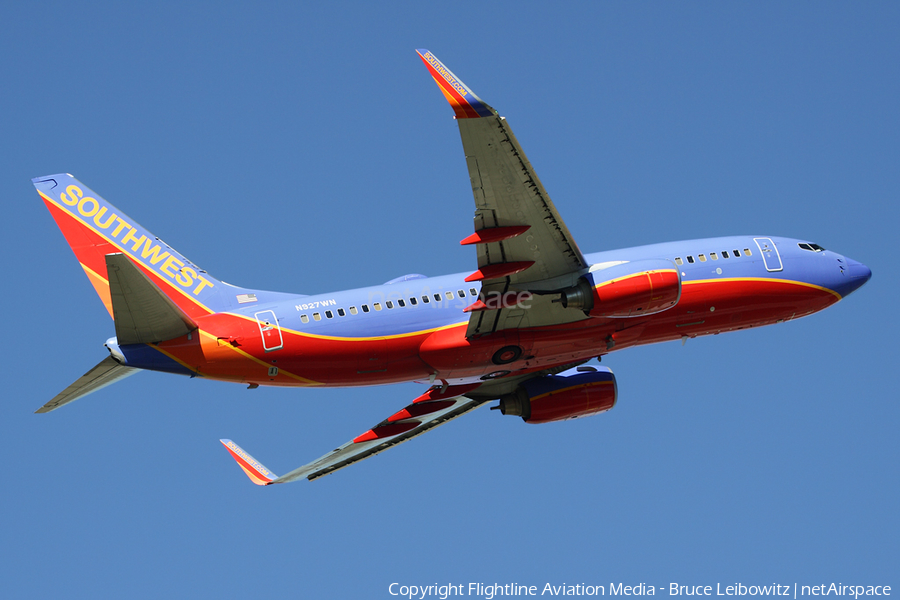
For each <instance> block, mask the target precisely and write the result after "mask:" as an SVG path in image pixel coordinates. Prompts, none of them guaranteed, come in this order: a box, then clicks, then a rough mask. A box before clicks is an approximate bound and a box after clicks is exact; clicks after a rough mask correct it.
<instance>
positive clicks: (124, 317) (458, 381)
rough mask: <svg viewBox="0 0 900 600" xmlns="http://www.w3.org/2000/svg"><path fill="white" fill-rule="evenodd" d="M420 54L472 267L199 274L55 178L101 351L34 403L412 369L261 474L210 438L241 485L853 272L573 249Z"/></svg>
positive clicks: (670, 246) (774, 250)
mask: <svg viewBox="0 0 900 600" xmlns="http://www.w3.org/2000/svg"><path fill="white" fill-rule="evenodd" d="M418 53H419V56H420V57H421V58H422V60H423V61H424V63H425V66H426V67H427V69H428V71H429V73H430V74H431V76H432V77H433V78H434V80H435V81H436V82H437V84H438V87H439V88H440V90H441V92H442V93H443V94H444V96H445V97H446V98H447V100H448V101H449V102H450V105H451V106H452V107H453V111H454V112H455V114H456V119H457V123H458V124H459V132H460V136H461V137H462V144H463V151H464V152H465V157H466V165H467V167H468V171H469V178H470V179H471V182H472V193H473V195H474V198H475V227H474V233H472V234H471V235H469V236H468V237H465V238H464V239H463V240H462V241H461V242H460V243H461V244H464V245H470V246H473V247H474V248H475V253H476V255H477V257H478V264H477V268H476V269H474V271H473V272H471V273H469V272H466V273H457V274H455V275H445V276H443V277H425V276H424V275H406V276H404V277H400V278H398V279H394V280H392V281H389V282H387V283H385V284H384V285H380V286H375V287H368V288H362V289H356V290H348V291H340V292H333V293H326V294H316V295H314V296H304V295H297V294H285V293H278V292H267V291H262V290H251V289H245V288H240V287H235V286H233V285H230V284H227V283H225V282H223V281H220V280H218V279H216V278H215V277H213V276H212V275H211V274H209V273H207V272H206V271H205V270H203V269H202V268H201V267H199V266H198V265H196V264H194V263H193V262H191V261H190V260H189V259H187V258H186V257H184V256H182V255H181V254H179V253H178V252H177V251H176V250H175V249H174V248H172V247H171V246H169V245H168V244H166V243H165V242H163V241H162V240H161V239H159V238H158V237H156V236H154V235H153V234H152V233H150V232H149V231H147V230H146V229H144V228H143V227H141V226H140V225H138V224H137V222H135V221H134V220H133V219H131V218H130V217H128V216H126V215H125V214H124V213H122V212H121V211H120V210H119V209H117V208H115V207H114V206H113V205H111V204H110V203H108V202H107V201H106V200H104V199H103V198H101V197H100V196H99V195H97V194H96V193H94V192H93V191H92V190H90V189H89V188H88V187H87V186H85V185H84V184H82V183H81V182H79V181H78V180H77V179H75V178H74V177H72V176H71V175H67V174H60V175H49V176H47V177H39V178H36V179H34V180H33V181H34V185H35V187H36V188H37V191H38V193H39V194H40V195H41V198H43V200H44V203H45V204H46V205H47V208H48V209H49V210H50V214H51V215H53V218H54V219H55V220H56V223H57V225H58V226H59V228H60V229H61V230H62V233H63V235H64V236H65V238H66V240H67V241H68V242H69V245H70V246H71V247H72V250H73V251H74V252H75V256H76V258H77V259H78V262H79V263H81V266H82V268H83V269H84V272H85V273H86V274H87V276H88V279H89V280H90V282H91V284H92V285H93V286H94V289H95V290H96V291H97V294H98V295H99V296H100V299H101V300H102V302H103V304H104V305H105V306H106V309H107V310H108V311H109V314H110V316H111V317H112V319H113V323H114V325H115V333H116V335H115V337H113V338H110V339H109V340H107V342H106V347H107V349H108V350H109V356H107V357H106V358H104V359H103V360H102V361H100V363H99V364H98V365H97V366H95V367H94V368H93V369H91V370H90V371H88V372H87V373H86V374H85V375H84V376H82V377H81V378H80V379H78V380H77V381H76V382H75V383H73V384H72V385H70V386H69V387H68V388H66V389H65V390H64V391H63V392H61V393H60V394H59V395H57V396H56V397H55V398H53V399H52V400H50V401H49V402H48V403H47V404H45V405H44V406H43V407H41V408H40V409H38V411H37V412H39V413H44V412H50V411H52V410H55V409H57V408H59V407H60V406H62V405H64V404H67V403H69V402H71V401H73V400H76V399H78V398H81V397H82V396H85V395H87V394H89V393H91V392H94V391H96V390H98V389H100V388H102V387H104V386H106V385H109V384H111V383H113V382H115V381H118V380H119V379H122V378H123V377H126V376H128V375H131V374H133V373H136V372H137V371H138V370H140V369H149V370H152V371H163V372H167V373H178V374H181V375H188V376H190V377H206V378H209V379H218V380H223V381H233V382H237V383H242V384H246V385H248V386H249V387H250V388H255V387H258V386H260V385H274V386H302V387H318V386H362V385H378V384H386V383H395V382H406V381H416V382H422V383H424V384H428V386H429V387H428V389H427V390H425V391H424V392H423V393H422V395H420V396H419V397H418V398H415V399H413V400H412V401H411V402H408V403H407V404H406V406H405V407H403V408H401V409H400V410H398V411H397V412H395V413H394V414H392V415H390V416H388V417H386V418H385V419H384V420H383V421H381V422H380V423H377V424H375V425H374V426H372V427H371V428H370V429H368V430H366V431H364V432H362V433H360V434H359V435H357V436H356V437H354V438H353V439H352V440H350V441H349V442H347V443H346V444H344V445H342V446H340V447H339V448H337V449H335V450H332V451H331V452H328V453H327V454H326V455H325V456H322V457H321V458H319V459H317V460H315V461H313V462H311V463H309V464H307V465H305V466H303V467H300V468H298V469H295V470H293V471H291V472H290V473H287V474H286V475H282V476H278V475H276V474H275V473H272V472H271V471H270V470H268V469H267V468H266V467H264V466H263V465H262V464H261V463H260V462H259V461H257V460H256V459H254V458H253V457H252V456H250V454H248V453H247V452H245V451H244V450H243V449H241V448H240V447H239V446H238V445H237V444H235V443H234V442H232V441H231V440H221V441H222V443H223V444H224V445H225V447H226V448H227V449H228V451H229V452H230V453H231V455H232V456H233V457H234V459H235V460H236V461H237V463H238V464H239V465H240V466H241V468H242V469H243V470H244V471H245V472H246V473H247V475H249V477H250V479H251V480H252V481H253V482H254V483H257V484H259V485H268V484H271V483H286V482H289V481H294V480H297V479H301V478H307V479H310V480H312V479H315V478H317V477H321V476H323V475H328V474H329V473H332V472H334V471H336V470H338V469H341V468H343V467H346V466H348V465H350V464H353V463H355V462H357V461H360V460H363V459H365V458H368V457H369V456H372V455H374V454H377V453H379V452H381V451H383V450H386V449H387V448H390V447H391V446H395V445H397V444H400V443H402V442H405V441H407V440H409V439H411V438H413V437H415V436H417V435H419V434H421V433H425V432H426V431H428V430H429V429H432V428H434V427H437V426H438V425H442V424H444V423H446V422H447V421H450V420H452V419H455V418H456V417H459V416H461V415H463V414H465V413H467V412H469V411H471V410H473V409H475V408H477V407H479V406H481V405H482V404H485V403H488V402H491V401H497V404H496V405H494V406H492V408H495V409H499V410H500V411H501V413H503V414H504V415H515V416H519V417H521V418H522V419H523V420H524V421H525V422H527V423H547V422H550V421H560V420H565V419H573V418H577V417H585V416H588V415H594V414H598V413H601V412H604V411H607V410H609V409H611V408H612V407H613V405H614V404H615V402H616V395H617V392H616V379H615V376H614V375H613V373H612V371H610V370H609V369H608V368H605V367H595V366H587V365H586V364H585V363H587V362H588V361H590V360H591V359H595V358H596V359H599V358H600V357H602V356H603V355H606V354H609V353H610V352H615V351H618V350H622V349H624V348H629V347H632V346H638V345H642V344H653V343H656V342H665V341H670V340H679V339H680V340H682V341H684V340H686V339H688V338H693V337H697V336H701V335H710V334H718V333H724V332H727V331H737V330H740V329H746V328H749V327H759V326H761V325H770V324H773V323H781V322H783V321H790V320H792V319H797V318H799V317H804V316H806V315H810V314H812V313H814V312H817V311H820V310H822V309H824V308H826V307H828V306H831V305H832V304H834V303H836V302H838V301H839V300H841V299H842V298H844V297H845V296H847V295H848V294H850V293H852V292H853V291H854V290H856V289H857V288H859V287H860V286H862V285H863V284H864V283H865V282H866V281H868V280H869V278H870V277H871V275H872V272H871V271H870V270H869V269H868V267H866V266H865V265H863V264H861V263H859V262H857V261H855V260H852V259H850V258H847V257H844V256H841V255H840V254H837V253H835V252H831V251H829V250H826V249H825V248H822V247H821V246H819V245H817V244H813V243H811V242H808V241H804V240H795V239H787V238H781V237H773V236H765V235H756V236H736V237H722V238H711V239H702V240H690V241H684V242H671V243H665V244H654V245H651V246H641V247H638V248H626V249H623V250H610V251H606V252H597V253H594V254H584V253H582V251H581V250H580V249H579V247H578V245H577V244H576V243H575V240H574V239H573V238H572V235H571V234H570V233H569V230H568V228H567V227H566V224H565V223H564V222H563V219H562V216H561V215H560V213H559V212H558V211H557V209H556V207H555V206H554V204H553V202H552V201H551V200H550V196H549V194H548V193H547V191H546V190H545V189H544V186H543V185H541V182H540V180H539V179H538V176H537V174H536V173H535V171H534V169H533V168H532V166H531V163H529V162H528V159H527V158H526V157H525V153H524V151H523V150H522V148H521V147H520V146H519V142H518V141H517V140H516V137H515V136H514V135H513V132H512V129H511V128H510V126H509V124H508V123H507V122H506V119H504V118H503V117H501V116H499V115H498V113H497V111H496V110H494V109H493V108H491V107H490V106H488V105H487V104H485V103H484V102H483V101H482V100H481V99H480V98H479V97H478V96H476V95H475V94H474V93H473V92H472V90H470V89H469V88H468V87H466V85H465V84H464V83H462V81H460V80H459V78H457V77H456V76H455V75H454V74H453V73H451V72H450V70H449V69H447V68H446V67H445V66H444V65H443V64H442V63H441V62H440V61H439V60H438V59H437V58H435V56H434V55H433V54H431V53H430V52H428V51H427V50H419V51H418Z"/></svg>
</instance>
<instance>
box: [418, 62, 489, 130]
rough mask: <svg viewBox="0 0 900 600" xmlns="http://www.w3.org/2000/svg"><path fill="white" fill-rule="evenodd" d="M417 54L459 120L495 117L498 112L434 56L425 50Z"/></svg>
mask: <svg viewBox="0 0 900 600" xmlns="http://www.w3.org/2000/svg"><path fill="white" fill-rule="evenodd" d="M416 52H418V53H419V57H420V58H421V59H422V62H424V63H425V66H426V67H428V72H429V73H431V76H432V77H434V80H435V82H436V83H437V84H438V87H439V88H441V91H442V92H443V93H444V96H446V98H447V101H448V102H449V103H450V106H452V107H453V112H455V113H456V118H457V119H477V118H479V117H493V116H495V115H496V114H497V111H495V110H494V109H493V108H491V107H490V106H488V105H487V104H485V102H484V101H483V100H482V99H481V98H479V97H478V96H476V95H475V92H473V91H472V90H470V89H469V88H468V87H467V86H466V84H464V83H463V82H462V81H460V80H459V78H458V77H457V76H456V75H454V74H453V73H452V72H451V71H450V69H448V68H447V67H445V66H444V64H443V63H442V62H441V61H439V60H438V59H437V57H436V56H435V55H434V54H432V53H431V52H429V51H428V50H425V49H424V48H423V49H420V50H416Z"/></svg>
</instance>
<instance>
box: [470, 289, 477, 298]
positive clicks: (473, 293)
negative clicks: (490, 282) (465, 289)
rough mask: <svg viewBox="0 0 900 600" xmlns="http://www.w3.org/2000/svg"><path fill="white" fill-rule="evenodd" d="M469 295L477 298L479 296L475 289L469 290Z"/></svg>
mask: <svg viewBox="0 0 900 600" xmlns="http://www.w3.org/2000/svg"><path fill="white" fill-rule="evenodd" d="M469 295H470V296H477V295H478V292H476V291H475V288H469Z"/></svg>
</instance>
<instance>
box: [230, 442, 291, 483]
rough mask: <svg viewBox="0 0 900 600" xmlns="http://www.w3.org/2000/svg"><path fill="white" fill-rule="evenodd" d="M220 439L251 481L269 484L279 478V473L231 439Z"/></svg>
mask: <svg viewBox="0 0 900 600" xmlns="http://www.w3.org/2000/svg"><path fill="white" fill-rule="evenodd" d="M219 441H220V442H222V444H223V445H224V446H225V449H226V450H228V452H229V453H230V454H231V456H232V457H233V458H234V460H236V461H237V464H238V466H239V467H240V468H242V469H243V470H244V473H246V474H247V477H249V478H250V481H252V482H253V483H255V484H256V485H269V484H270V483H272V481H273V480H275V479H278V475H276V474H275V473H273V472H272V471H270V470H268V469H267V468H265V467H264V466H263V464H262V463H261V462H259V461H258V460H256V459H255V458H253V457H252V456H250V454H248V453H247V451H245V450H244V449H243V448H241V447H240V446H238V445H237V444H235V443H234V442H232V441H231V440H219Z"/></svg>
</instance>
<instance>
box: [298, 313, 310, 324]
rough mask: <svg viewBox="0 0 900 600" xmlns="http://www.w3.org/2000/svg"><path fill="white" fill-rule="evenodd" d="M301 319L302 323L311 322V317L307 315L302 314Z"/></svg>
mask: <svg viewBox="0 0 900 600" xmlns="http://www.w3.org/2000/svg"><path fill="white" fill-rule="evenodd" d="M300 321H301V322H302V323H309V317H308V316H306V315H300Z"/></svg>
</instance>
